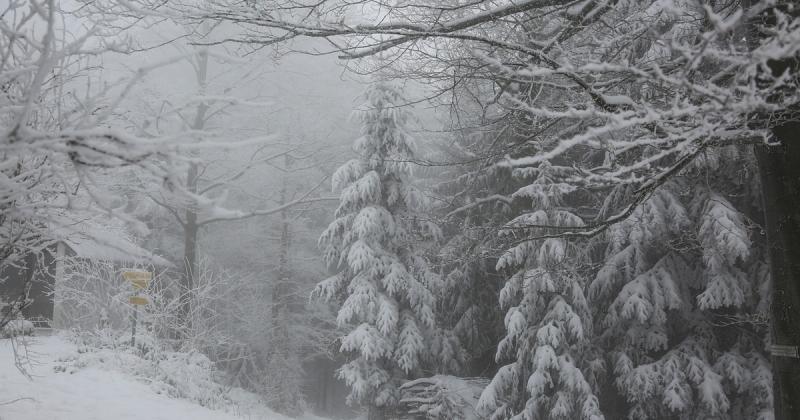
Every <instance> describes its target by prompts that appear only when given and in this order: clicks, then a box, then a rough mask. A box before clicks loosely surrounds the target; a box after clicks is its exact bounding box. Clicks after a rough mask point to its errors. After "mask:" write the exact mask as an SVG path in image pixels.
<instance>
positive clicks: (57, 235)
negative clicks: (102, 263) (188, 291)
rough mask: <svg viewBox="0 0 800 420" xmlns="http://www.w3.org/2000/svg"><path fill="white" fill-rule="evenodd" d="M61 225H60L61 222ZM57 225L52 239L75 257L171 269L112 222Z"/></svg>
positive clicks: (160, 258) (167, 263)
mask: <svg viewBox="0 0 800 420" xmlns="http://www.w3.org/2000/svg"><path fill="white" fill-rule="evenodd" d="M59 222H60V223H59ZM63 222H65V220H61V221H58V222H55V223H54V224H53V226H52V228H51V229H50V234H51V236H52V238H53V239H54V240H56V241H59V242H63V243H64V244H65V245H67V246H68V247H69V248H70V249H72V251H73V252H75V255H76V256H78V257H81V258H86V259H92V260H107V261H115V262H124V263H140V264H155V265H159V266H165V267H169V266H172V263H170V262H169V261H167V260H166V259H164V258H162V257H160V256H158V255H156V254H153V253H152V252H150V251H147V250H146V249H144V248H142V247H140V246H139V245H137V244H136V243H134V242H133V239H132V238H131V235H130V234H129V233H128V232H127V231H126V230H125V229H124V227H122V226H119V224H118V223H117V224H115V223H112V222H111V221H102V222H101V221H98V220H96V218H95V220H92V219H85V220H77V221H71V222H70V223H63Z"/></svg>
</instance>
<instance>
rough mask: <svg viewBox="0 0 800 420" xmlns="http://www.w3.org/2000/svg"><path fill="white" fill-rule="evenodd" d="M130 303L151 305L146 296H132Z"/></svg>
mask: <svg viewBox="0 0 800 420" xmlns="http://www.w3.org/2000/svg"><path fill="white" fill-rule="evenodd" d="M128 302H130V303H131V305H147V304H148V303H150V301H149V300H147V298H146V297H144V296H131V297H130V299H129V300H128Z"/></svg>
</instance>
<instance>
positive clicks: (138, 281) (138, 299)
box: [122, 270, 153, 347]
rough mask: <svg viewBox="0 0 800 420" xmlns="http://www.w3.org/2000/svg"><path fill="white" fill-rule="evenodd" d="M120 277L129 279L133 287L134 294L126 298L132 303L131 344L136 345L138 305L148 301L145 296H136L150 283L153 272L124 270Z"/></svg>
mask: <svg viewBox="0 0 800 420" xmlns="http://www.w3.org/2000/svg"><path fill="white" fill-rule="evenodd" d="M122 277H124V278H125V280H127V281H129V282H130V283H131V284H132V285H133V288H134V292H133V293H134V294H133V296H131V297H130V298H128V302H129V303H130V304H131V305H133V326H132V327H131V346H132V347H135V346H136V318H137V315H139V306H141V305H147V304H148V303H150V301H149V300H147V297H146V296H138V295H137V293H138V292H139V291H140V290H144V289H147V286H149V285H150V280H152V279H153V273H151V272H149V271H141V270H126V271H123V272H122Z"/></svg>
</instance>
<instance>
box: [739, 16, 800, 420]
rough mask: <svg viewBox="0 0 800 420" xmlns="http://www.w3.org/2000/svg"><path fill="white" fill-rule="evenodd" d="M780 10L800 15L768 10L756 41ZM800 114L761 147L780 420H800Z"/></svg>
mask: <svg viewBox="0 0 800 420" xmlns="http://www.w3.org/2000/svg"><path fill="white" fill-rule="evenodd" d="M777 9H780V10H781V11H782V13H785V14H788V15H790V16H795V17H796V16H798V13H799V12H800V8H798V7H796V5H793V4H792V2H787V1H779V2H777V3H776V4H774V5H772V6H771V7H768V8H766V9H765V10H764V11H763V12H762V14H761V15H759V16H756V17H754V19H753V21H752V22H751V25H750V28H749V30H750V32H751V33H750V36H749V39H750V40H751V42H753V43H754V42H755V40H757V39H760V38H761V37H763V36H764V32H762V28H764V29H767V30H770V29H774V28H775V27H776V23H777V18H776V13H775V11H776V10H777ZM767 65H768V68H769V71H770V72H771V73H772V75H771V76H772V77H778V76H780V75H782V74H784V73H785V72H790V73H792V74H795V75H796V74H797V72H798V58H797V57H793V58H789V59H784V60H769V61H768V62H767ZM762 76H764V75H762ZM769 80H770V78H769V77H765V78H763V80H762V78H761V77H759V80H757V81H756V83H761V84H763V85H765V86H766V85H768V84H769V83H770V81H769ZM795 82H796V80H795ZM780 95H782V93H780V92H778V93H776V94H775V97H772V98H770V100H772V101H775V102H778V101H779V100H780V99H782V98H780ZM797 111H798V104H794V105H792V106H790V107H789V108H787V109H786V110H785V111H784V112H783V113H781V114H782V115H773V116H772V120H773V121H781V123H780V124H779V125H777V126H776V127H774V128H773V129H772V134H773V136H774V139H773V140H774V141H775V142H777V143H778V145H776V146H765V145H761V146H757V147H756V157H757V159H758V166H759V171H760V173H761V190H762V197H763V205H764V224H765V227H766V231H767V251H768V256H769V265H770V272H771V277H772V288H771V292H772V293H771V294H772V306H771V308H770V317H771V338H772V340H771V341H772V344H773V346H774V345H777V346H788V347H786V348H784V349H783V350H784V351H775V350H776V349H772V353H773V354H772V374H773V398H774V407H775V419H776V420H794V419H800V359H799V358H798V354H797V346H798V345H800V120H798V118H797V114H796V112H797ZM792 353H794V355H792Z"/></svg>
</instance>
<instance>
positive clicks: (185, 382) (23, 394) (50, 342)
mask: <svg viewBox="0 0 800 420" xmlns="http://www.w3.org/2000/svg"><path fill="white" fill-rule="evenodd" d="M71 338H72V340H69V339H68V338H67V337H66V336H64V335H59V336H49V337H26V338H24V340H25V341H26V342H27V343H26V345H25V346H23V347H20V346H17V351H18V352H19V351H21V350H24V349H26V348H27V351H28V356H27V357H24V355H23V359H22V360H23V361H26V364H25V367H26V369H27V371H28V373H29V376H30V377H26V376H25V375H24V374H23V373H22V372H20V371H19V369H17V367H16V366H15V357H14V351H15V350H14V347H13V346H12V342H11V340H8V339H4V340H0V419H2V420H52V419H57V420H93V419H97V420H100V419H103V420H105V419H115V420H117V419H119V420H127V419H131V420H133V419H137V420H141V419H148V420H160V419H164V420H179V419H191V420H234V419H260V420H289V418H288V417H285V416H282V415H280V414H276V413H274V412H273V411H271V410H270V409H269V408H267V407H266V406H265V405H264V404H263V403H262V402H261V401H260V399H259V397H258V396H257V395H255V394H252V393H250V392H247V391H244V390H241V389H235V388H234V389H228V388H226V387H224V386H222V385H220V384H219V383H217V382H215V381H214V377H213V369H211V362H210V361H209V360H208V358H206V357H205V356H203V355H202V354H200V353H196V352H193V353H178V352H169V353H167V352H164V353H161V354H142V352H141V351H134V350H133V349H130V348H124V347H121V346H120V347H115V346H113V345H109V346H105V347H102V346H101V347H95V346H94V344H97V343H96V342H95V343H92V344H93V345H87V343H86V342H85V340H82V339H80V337H76V336H72V337H71ZM101 341H102V340H101ZM303 419H304V420H313V419H317V420H322V419H319V418H318V417H313V416H308V417H303Z"/></svg>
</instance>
